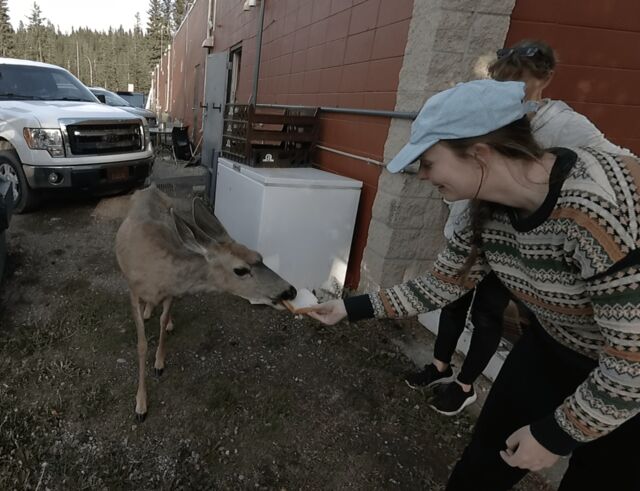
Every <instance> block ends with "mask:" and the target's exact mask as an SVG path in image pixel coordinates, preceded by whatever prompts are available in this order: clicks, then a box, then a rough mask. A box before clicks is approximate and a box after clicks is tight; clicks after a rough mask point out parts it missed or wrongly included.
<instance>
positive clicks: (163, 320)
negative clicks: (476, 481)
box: [154, 297, 173, 377]
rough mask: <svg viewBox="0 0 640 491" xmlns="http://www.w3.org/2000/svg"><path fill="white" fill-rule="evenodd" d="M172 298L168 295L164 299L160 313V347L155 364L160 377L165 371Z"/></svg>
mask: <svg viewBox="0 0 640 491" xmlns="http://www.w3.org/2000/svg"><path fill="white" fill-rule="evenodd" d="M172 300H173V299H172V298H171V297H168V298H165V299H164V300H163V301H162V314H161V315H160V339H159V341H158V349H157V350H156V362H155V365H154V368H155V373H156V375H157V376H158V377H159V376H160V375H162V372H163V371H164V358H165V355H166V350H165V346H164V342H165V338H166V334H167V330H169V328H168V326H169V324H170V323H171V313H170V312H169V311H170V309H171V301H172ZM171 328H173V324H171Z"/></svg>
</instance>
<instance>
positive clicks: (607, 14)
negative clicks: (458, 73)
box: [506, 0, 640, 154]
mask: <svg viewBox="0 0 640 491" xmlns="http://www.w3.org/2000/svg"><path fill="white" fill-rule="evenodd" d="M523 38H537V39H542V40H545V41H546V42H548V43H549V44H550V45H551V46H553V48H554V49H556V50H557V52H558V54H559V59H560V63H559V65H558V67H557V70H556V75H555V77H554V80H553V82H552V84H551V85H550V86H549V88H548V90H547V91H546V93H545V95H546V96H547V97H551V98H553V99H561V100H564V101H565V102H567V103H568V104H569V105H571V106H572V107H573V108H574V109H575V110H576V111H578V112H580V113H582V114H584V115H585V116H587V117H588V118H589V119H590V120H591V121H593V123H594V124H595V125H596V126H598V128H600V130H602V131H603V132H604V133H605V135H606V136H607V137H608V138H609V139H610V140H612V141H613V142H615V143H616V144H618V145H622V146H624V147H627V148H630V149H631V150H632V151H634V152H635V153H637V154H640V90H638V87H640V50H639V49H638V46H640V2H638V1H637V0H607V1H602V0H563V1H562V2H558V1H554V0H517V1H516V5H515V8H514V10H513V14H512V17H511V25H510V28H509V33H508V35H507V40H506V46H509V45H511V44H513V43H515V42H517V41H518V40H520V39H523Z"/></svg>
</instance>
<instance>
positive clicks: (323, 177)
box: [218, 158, 362, 189]
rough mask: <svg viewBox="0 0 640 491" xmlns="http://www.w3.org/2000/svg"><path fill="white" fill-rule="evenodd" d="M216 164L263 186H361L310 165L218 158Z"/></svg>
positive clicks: (358, 182)
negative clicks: (256, 164) (275, 165)
mask: <svg viewBox="0 0 640 491" xmlns="http://www.w3.org/2000/svg"><path fill="white" fill-rule="evenodd" d="M218 165H221V166H224V167H227V168H229V169H233V170H234V171H236V172H239V173H241V174H242V175H244V176H247V177H248V178H250V179H253V180H254V181H256V182H259V183H260V184H263V185H265V186H287V187H305V188H307V187H326V188H350V189H360V188H362V182H361V181H358V180H356V179H351V178H349V177H343V176H339V175H337V174H332V173H331V172H325V171H322V170H319V169H313V168H311V167H294V168H282V169H280V168H270V167H250V166H248V165H244V164H239V163H238V162H233V161H231V160H228V159H224V158H220V159H219V160H218Z"/></svg>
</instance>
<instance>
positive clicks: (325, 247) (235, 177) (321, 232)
mask: <svg viewBox="0 0 640 491" xmlns="http://www.w3.org/2000/svg"><path fill="white" fill-rule="evenodd" d="M361 188H362V182H360V181H357V180H355V179H349V178H346V177H342V176H338V175H335V174H331V173H329V172H324V171H321V170H318V169H312V168H308V167H304V168H291V169H278V168H255V167H249V166H246V165H243V164H238V163H236V162H232V161H230V160H227V159H224V158H221V159H219V161H218V171H217V180H216V197H215V214H216V216H217V217H218V219H219V220H220V221H221V222H222V224H223V225H224V226H225V227H226V229H227V231H228V232H229V235H231V237H233V239H234V240H236V241H238V242H240V243H242V244H244V245H246V246H247V247H249V248H251V249H254V250H257V251H258V252H259V253H260V254H262V256H263V258H264V263H265V264H266V265H267V266H269V267H270V268H271V269H273V270H274V271H275V272H277V273H278V274H279V275H280V276H282V277H283V278H284V279H285V280H287V281H288V282H289V283H291V284H292V285H294V286H295V287H296V288H308V289H309V290H312V291H315V293H316V295H317V296H319V297H320V298H323V297H324V298H327V297H328V296H338V295H340V294H341V293H342V289H343V287H344V278H345V275H346V271H347V263H348V260H349V252H350V249H351V240H352V238H353V228H354V225H355V219H356V212H357V210H358V201H359V199H360V190H361Z"/></svg>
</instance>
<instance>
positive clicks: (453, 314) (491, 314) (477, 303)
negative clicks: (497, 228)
mask: <svg viewBox="0 0 640 491" xmlns="http://www.w3.org/2000/svg"><path fill="white" fill-rule="evenodd" d="M509 298H510V296H509V292H508V290H507V289H506V288H505V287H504V286H503V285H502V283H500V280H499V279H498V278H497V277H496V275H495V274H493V273H490V274H489V275H488V276H487V277H485V278H484V279H483V280H482V281H481V282H480V283H479V284H478V285H477V287H476V295H475V298H474V296H473V291H470V292H468V293H467V294H466V295H464V296H463V297H461V298H460V299H458V300H456V301H455V302H453V303H451V304H449V305H447V306H446V307H444V308H443V309H442V312H441V313H440V323H439V324H438V336H437V337H436V344H435V347H434V351H433V355H434V357H435V358H436V359H438V360H440V361H442V362H444V363H451V357H452V356H453V353H454V351H455V349H456V345H457V344H458V339H459V338H460V335H461V334H462V331H463V330H464V326H465V322H466V320H467V312H468V311H469V307H470V306H471V302H472V300H473V306H472V307H471V322H472V323H473V327H474V329H473V333H472V334H471V344H470V345H469V351H468V352H467V356H466V358H465V360H464V363H463V364H462V368H461V370H460V374H459V375H458V380H459V381H460V382H462V383H463V384H472V383H473V382H474V381H475V380H476V379H477V378H478V377H479V376H480V374H481V373H482V371H483V370H484V369H485V368H486V366H487V364H488V363H489V361H490V360H491V357H492V356H493V354H494V353H495V352H496V349H497V348H498V344H499V343H500V338H501V337H502V318H503V316H504V311H505V309H506V308H507V305H508V304H509Z"/></svg>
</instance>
